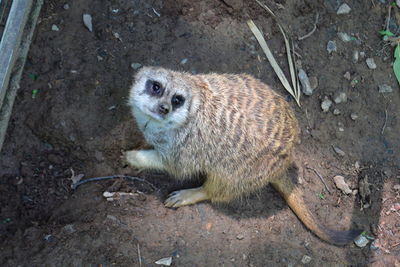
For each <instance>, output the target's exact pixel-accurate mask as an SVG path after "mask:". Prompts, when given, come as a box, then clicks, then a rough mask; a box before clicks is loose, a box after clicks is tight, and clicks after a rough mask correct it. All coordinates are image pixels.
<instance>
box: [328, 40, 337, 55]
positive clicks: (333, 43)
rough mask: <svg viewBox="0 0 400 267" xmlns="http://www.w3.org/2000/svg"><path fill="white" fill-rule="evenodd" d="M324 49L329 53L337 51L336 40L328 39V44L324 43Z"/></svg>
mask: <svg viewBox="0 0 400 267" xmlns="http://www.w3.org/2000/svg"><path fill="white" fill-rule="evenodd" d="M326 50H327V51H328V53H329V54H331V53H332V52H336V51H337V46H336V41H328V44H327V45H326Z"/></svg>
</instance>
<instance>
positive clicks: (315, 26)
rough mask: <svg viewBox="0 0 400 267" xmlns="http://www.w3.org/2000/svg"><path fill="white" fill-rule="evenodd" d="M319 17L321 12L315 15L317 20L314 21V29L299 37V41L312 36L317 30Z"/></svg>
mask: <svg viewBox="0 0 400 267" xmlns="http://www.w3.org/2000/svg"><path fill="white" fill-rule="evenodd" d="M318 18H319V13H318V12H317V15H316V16H315V22H314V27H313V29H312V30H311V31H310V32H309V33H307V34H306V35H304V36H301V37H299V38H297V40H299V41H301V40H304V39H306V38H308V37H310V36H311V35H312V34H313V33H314V32H315V30H316V29H317V23H318Z"/></svg>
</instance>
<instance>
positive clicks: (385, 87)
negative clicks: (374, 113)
mask: <svg viewBox="0 0 400 267" xmlns="http://www.w3.org/2000/svg"><path fill="white" fill-rule="evenodd" d="M378 88H379V93H391V92H393V89H392V87H391V86H389V85H387V84H382V85H379V87H378Z"/></svg>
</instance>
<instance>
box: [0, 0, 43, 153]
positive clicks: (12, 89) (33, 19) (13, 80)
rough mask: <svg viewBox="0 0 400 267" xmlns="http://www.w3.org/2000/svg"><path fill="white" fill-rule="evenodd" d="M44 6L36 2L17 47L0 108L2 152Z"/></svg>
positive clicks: (0, 142)
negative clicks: (16, 53) (13, 64)
mask: <svg viewBox="0 0 400 267" xmlns="http://www.w3.org/2000/svg"><path fill="white" fill-rule="evenodd" d="M42 5H43V0H36V1H35V3H34V4H33V6H32V9H31V12H30V14H29V16H28V17H29V18H28V20H27V23H26V26H25V31H24V33H23V34H22V39H21V42H20V45H18V47H17V51H18V55H17V58H16V61H15V66H14V69H13V70H14V71H13V73H12V75H11V77H10V82H9V87H8V90H7V92H6V94H5V97H4V102H3V106H2V107H1V108H0V151H1V147H2V145H3V142H4V138H5V135H6V130H7V125H8V121H9V120H10V116H11V113H12V107H13V104H14V100H15V96H16V95H17V91H18V89H19V82H20V80H21V76H22V72H23V70H24V66H25V61H26V57H27V55H28V51H29V46H30V44H31V42H32V38H33V33H34V31H35V27H36V23H37V20H38V17H39V14H40V9H41V7H42ZM0 67H2V66H0Z"/></svg>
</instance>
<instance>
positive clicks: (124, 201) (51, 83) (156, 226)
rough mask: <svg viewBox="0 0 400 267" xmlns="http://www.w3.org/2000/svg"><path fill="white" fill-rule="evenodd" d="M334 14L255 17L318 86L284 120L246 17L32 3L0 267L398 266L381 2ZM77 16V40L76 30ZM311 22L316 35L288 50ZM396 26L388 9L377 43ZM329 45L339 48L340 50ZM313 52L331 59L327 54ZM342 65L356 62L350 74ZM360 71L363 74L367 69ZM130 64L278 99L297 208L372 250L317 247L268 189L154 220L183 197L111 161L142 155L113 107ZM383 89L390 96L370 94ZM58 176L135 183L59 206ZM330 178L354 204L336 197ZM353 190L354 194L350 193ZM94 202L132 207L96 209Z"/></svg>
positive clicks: (5, 179)
mask: <svg viewBox="0 0 400 267" xmlns="http://www.w3.org/2000/svg"><path fill="white" fill-rule="evenodd" d="M346 2H347V4H348V5H349V6H350V7H351V8H352V10H351V12H350V13H349V14H346V15H337V14H336V10H337V8H338V6H339V5H340V4H341V3H342V1H340V0H338V1H335V0H325V1H323V0H319V1H311V0H309V1H304V0H299V1H295V0H286V1H285V0H279V1H276V2H273V1H269V0H268V1H267V2H266V3H267V4H268V5H269V6H270V7H271V8H272V9H273V10H274V12H276V14H277V16H278V18H279V20H280V21H281V23H282V24H283V25H284V26H285V28H287V29H288V32H289V33H290V34H291V35H292V36H293V37H294V39H295V45H296V52H297V53H298V55H299V57H298V59H299V60H300V61H301V64H302V68H303V69H304V70H305V71H306V72H307V74H308V75H309V76H310V77H316V78H317V80H318V86H317V89H315V91H314V93H313V94H312V95H311V96H309V97H307V96H304V97H303V98H302V100H301V102H302V107H301V108H299V107H297V106H296V105H295V103H294V101H293V100H291V98H290V97H289V96H288V95H287V93H286V92H285V91H284V89H283V88H282V86H281V85H280V83H279V81H278V79H277V78H276V76H275V74H274V72H273V70H272V68H271V66H270V64H269V63H268V61H267V60H266V58H265V56H264V54H263V52H262V51H261V49H260V47H259V45H258V43H257V42H256V41H255V39H254V38H253V37H252V34H251V32H250V30H249V29H248V27H247V25H246V20H247V19H248V18H252V19H253V20H254V21H255V23H256V24H257V25H258V26H259V27H260V29H262V31H263V33H264V34H265V36H266V38H267V40H268V44H269V46H270V47H271V49H272V50H273V51H274V55H275V56H276V58H277V59H278V61H279V62H280V64H281V65H282V66H284V69H285V70H286V65H285V64H286V63H285V62H286V55H285V50H284V44H283V41H282V36H281V35H280V33H279V29H278V28H277V26H276V23H275V22H274V20H273V19H272V18H271V16H270V15H268V14H267V13H266V11H264V10H262V9H261V7H260V6H258V5H257V3H256V2H254V1H241V0H225V1H218V0H206V1H189V0H178V1H172V0H165V1H161V0H154V1H144V0H134V1H132V0H129V1H128V0H126V1H124V0H107V1H95V0H85V1H83V0H82V1H70V2H68V4H69V8H68V9H65V8H64V7H63V6H64V4H65V3H66V2H63V1H55V0H49V1H46V3H45V5H44V7H43V9H42V13H41V17H40V23H39V24H38V27H37V31H36V34H35V39H34V41H33V43H32V46H31V50H30V53H29V57H28V60H27V64H26V66H25V72H24V75H23V79H22V81H21V88H20V90H19V94H18V97H17V99H16V103H15V106H14V111H13V116H12V118H11V120H10V125H9V128H8V132H7V137H6V140H5V145H4V147H3V150H2V152H1V154H0V205H1V210H0V235H1V240H0V265H1V266H156V265H155V263H154V262H155V261H157V260H159V259H161V258H164V257H170V256H171V257H172V260H173V263H172V264H173V266H302V265H308V266H367V265H368V266H400V260H399V259H400V204H399V203H400V191H399V189H398V187H396V185H398V184H399V178H400V170H399V166H400V152H399V149H400V135H399V132H400V111H399V110H400V108H399V107H400V94H399V86H398V83H397V81H396V79H395V77H394V74H393V71H392V67H391V64H392V62H393V58H392V54H393V50H392V48H391V47H390V46H388V45H387V44H385V43H384V42H382V41H381V37H380V36H379V34H378V31H380V30H382V29H383V28H384V27H385V26H384V25H385V21H386V18H387V15H388V7H389V3H388V2H389V1H377V0H371V1H356V0H353V1H350V0H348V1H346ZM383 2H387V3H383ZM84 13H87V14H90V15H91V16H92V18H93V32H90V31H88V30H87V29H86V28H85V27H84V25H83V23H82V15H83V14H84ZM317 13H318V14H319V19H318V23H317V29H316V31H315V32H314V33H313V34H312V35H311V36H310V37H308V38H306V39H304V40H301V41H298V40H297V38H298V37H300V36H303V35H305V34H307V33H308V32H310V31H311V30H312V28H313V25H314V22H315V16H316V14H317ZM399 19H400V12H399V9H398V8H393V9H392V10H391V20H390V25H391V27H392V28H391V29H392V31H393V32H395V31H396V30H397V27H398V25H400V20H399ZM52 25H57V27H58V28H59V31H52ZM338 32H345V33H347V34H349V35H350V36H351V37H352V38H351V39H352V40H351V41H349V42H343V41H342V40H341V39H340V38H339V37H338V35H337V33H338ZM398 32H400V30H399V31H398ZM329 40H333V41H336V46H337V51H334V52H332V53H331V54H329V53H328V52H327V50H326V47H327V43H328V41H329ZM355 50H357V51H359V52H360V53H361V52H363V53H364V54H365V56H363V53H361V55H360V57H359V60H358V62H354V61H353V53H354V51H355ZM366 58H374V60H375V63H376V65H377V68H376V69H373V70H372V69H369V68H368V67H367V64H366V62H365V60H366ZM184 59H185V60H184ZM182 60H183V61H182ZM185 61H187V62H186V63H185ZM132 63H140V64H142V65H159V66H163V67H169V68H173V69H178V70H185V71H189V72H193V73H201V72H219V73H222V72H231V73H242V72H245V73H250V74H252V75H254V76H256V77H258V78H260V79H261V80H262V81H264V82H266V83H267V84H269V85H271V86H272V87H273V88H275V90H276V91H278V92H280V93H281V94H282V95H285V96H287V99H288V101H290V102H291V104H292V106H293V108H294V109H295V110H296V113H297V115H298V118H299V121H300V124H301V129H302V143H301V144H300V145H299V146H298V151H297V159H296V161H297V163H298V165H299V166H300V167H299V169H298V170H297V171H295V172H294V175H298V176H299V181H300V182H301V184H300V185H299V186H301V188H302V189H303V190H304V193H305V198H306V199H307V203H308V206H309V208H310V209H312V210H313V212H314V214H315V215H316V217H317V218H319V220H320V221H321V222H322V223H323V224H325V225H328V226H330V227H331V228H335V229H341V230H344V229H347V228H349V227H350V226H352V227H358V228H362V229H364V230H365V231H366V232H367V233H368V234H369V235H370V236H372V237H374V238H375V241H374V242H373V243H371V242H370V243H369V244H368V245H366V246H365V247H364V248H358V247H356V246H355V245H354V244H349V245H347V246H345V247H335V246H332V245H329V244H326V243H324V242H322V241H321V240H320V239H318V238H317V237H315V236H314V235H313V234H312V233H310V232H309V231H308V230H307V229H305V227H304V226H303V225H302V224H301V222H300V221H299V220H298V219H297V217H296V216H295V215H294V214H293V213H292V212H291V210H290V209H289V208H288V207H287V205H286V204H285V202H284V201H283V200H282V199H281V198H280V196H279V195H278V194H277V193H276V192H275V191H274V190H273V189H272V188H270V187H267V188H265V189H263V190H261V191H260V192H258V193H257V194H255V195H253V196H251V197H249V198H247V199H245V200H244V201H242V202H235V203H231V204H229V205H223V206H216V205H211V204H209V203H202V204H199V205H195V206H190V207H183V208H180V209H177V210H173V209H167V208H165V207H164V206H163V204H162V202H163V200H164V199H165V196H166V195H167V194H168V193H169V192H170V191H172V190H174V189H177V188H182V187H189V186H190V184H185V185H181V184H177V183H175V182H174V180H173V179H171V178H169V177H168V176H167V175H165V174H163V173H150V172H142V173H138V172H137V171H136V170H134V169H132V168H129V167H126V166H124V163H123V162H122V161H121V159H120V156H121V152H122V151H124V150H127V149H133V148H138V147H140V146H143V145H145V144H144V141H143V138H142V136H141V135H140V134H139V133H138V131H137V129H136V128H135V122H134V120H133V118H132V117H131V115H130V113H129V110H128V108H127V106H126V100H127V94H128V89H129V86H130V85H131V83H132V76H133V74H134V72H135V71H134V70H133V69H132V67H131V64H132ZM182 63H185V64H182ZM346 72H349V74H347V75H346V76H347V77H344V74H346ZM383 84H387V85H389V86H391V87H392V89H393V92H391V93H385V94H383V93H379V92H378V86H379V85H383ZM32 90H38V93H37V95H36V96H35V97H33V95H32ZM340 92H345V93H346V95H347V101H346V102H344V103H339V104H336V103H334V104H333V105H332V107H331V108H330V110H329V112H328V113H323V112H322V110H321V107H320V105H321V102H322V100H323V99H324V98H325V96H326V97H328V98H330V99H331V100H333V99H334V98H335V97H336V94H338V93H340ZM334 109H338V110H339V111H340V114H339V115H334V114H333V110H334ZM352 113H354V114H356V115H357V116H358V118H357V119H356V120H353V119H352V118H351V114H352ZM353 116H354V115H353ZM333 147H339V148H340V149H341V150H343V151H344V153H345V154H344V156H340V155H338V154H337V153H336V152H335V151H334V150H333ZM71 170H73V171H74V174H75V175H79V174H84V179H85V178H89V177H99V176H105V175H114V174H125V175H130V176H136V177H140V178H142V179H144V181H146V182H143V181H140V180H135V181H128V180H119V179H114V180H107V181H99V182H92V183H87V184H83V185H81V186H80V187H78V188H77V189H76V190H73V189H71V179H70V178H71V175H72V172H71ZM316 172H318V173H319V174H320V175H321V176H322V177H323V178H324V179H325V181H326V183H327V186H328V188H329V191H330V192H328V191H327V190H326V189H325V186H324V185H323V183H322V182H321V180H320V179H319V178H318V176H317V174H316ZM336 175H341V176H343V177H344V178H345V181H346V183H347V184H348V185H349V186H350V187H351V188H352V189H353V190H355V189H357V190H358V193H357V194H355V195H353V194H349V195H345V194H343V193H342V192H341V191H340V190H339V189H337V188H336V186H335V184H334V182H333V177H334V176H336ZM366 177H367V180H368V182H369V183H370V185H368V183H367V184H366V183H363V182H361V183H359V181H365V179H366ZM193 183H198V182H196V181H194V182H193ZM360 184H364V186H360ZM365 184H366V185H365ZM105 191H112V192H131V193H132V195H131V196H129V197H125V198H121V199H119V200H115V201H112V202H110V201H107V200H106V199H105V198H104V197H103V192H105ZM364 192H366V194H364ZM360 193H361V194H360ZM362 205H364V206H365V205H367V207H365V208H364V209H361V206H362ZM368 205H369V207H368ZM305 255H307V256H309V257H310V258H311V261H310V262H309V263H304V256H305ZM302 259H303V262H302Z"/></svg>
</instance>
